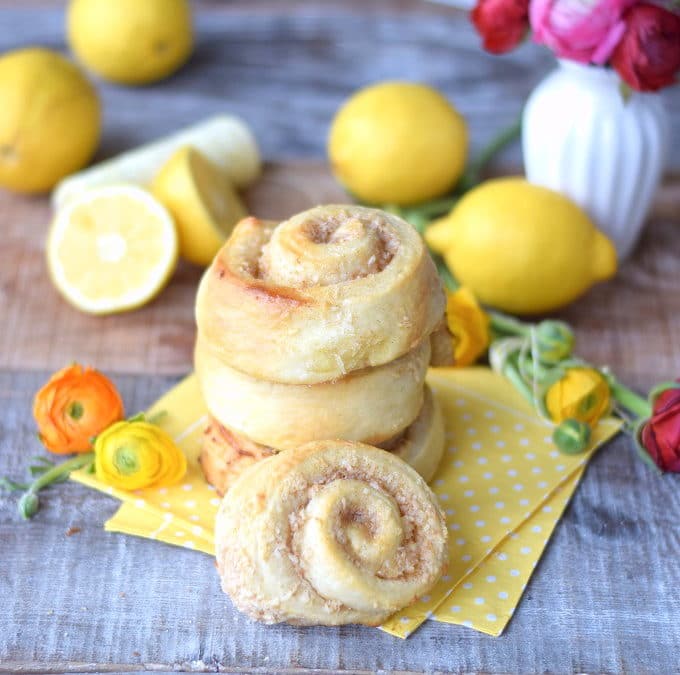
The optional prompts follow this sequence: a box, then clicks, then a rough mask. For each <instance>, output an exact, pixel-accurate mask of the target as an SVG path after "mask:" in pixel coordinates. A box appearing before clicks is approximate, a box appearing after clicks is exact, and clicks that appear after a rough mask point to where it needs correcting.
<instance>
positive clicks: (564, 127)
mask: <svg viewBox="0 0 680 675" xmlns="http://www.w3.org/2000/svg"><path fill="white" fill-rule="evenodd" d="M619 82H620V80H619V78H618V75H617V74H616V72H615V71H613V70H611V69H608V68H604V67H599V66H586V65H582V64H579V63H575V62H573V61H560V63H559V67H558V68H557V70H555V71H554V72H553V73H551V74H550V75H549V76H548V77H547V78H546V79H545V80H543V81H542V82H541V83H540V84H539V85H538V87H536V89H535V90H534V91H533V92H532V94H531V95H530V96H529V100H528V101H527V103H526V106H525V108H524V114H523V119H522V151H523V154H524V169H525V172H526V176H527V178H528V180H529V181H530V182H532V183H537V184H539V185H544V186H546V187H549V188H552V189H553V190H558V191H559V192H562V193H563V194H565V195H567V196H568V197H570V198H571V199H573V200H574V201H575V202H576V203H577V204H579V205H580V206H581V207H582V208H583V209H584V210H585V211H586V212H587V213H588V214H589V215H590V217H591V218H592V220H593V221H594V222H595V224H596V225H597V226H598V227H599V228H600V229H601V230H602V231H603V232H605V233H606V234H607V235H609V237H610V238H611V239H612V241H613V242H614V244H615V245H616V250H617V252H618V255H619V259H620V260H623V259H625V258H626V257H628V255H629V254H630V253H631V251H632V250H633V248H634V247H635V244H636V242H637V240H638V237H639V236H640V233H641V231H642V228H643V226H644V222H645V218H646V216H647V214H648V212H649V209H650V206H651V203H652V199H653V197H654V192H655V191H656V188H657V187H658V185H659V181H660V180H661V174H662V171H663V166H664V161H665V151H666V147H667V145H668V138H669V123H668V118H667V116H666V111H665V109H664V107H663V104H662V101H661V99H660V97H659V95H658V94H642V93H639V92H633V93H632V94H631V96H630V97H629V98H628V100H624V98H623V96H622V93H621V90H620V84H619Z"/></svg>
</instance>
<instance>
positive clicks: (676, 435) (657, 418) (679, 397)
mask: <svg viewBox="0 0 680 675" xmlns="http://www.w3.org/2000/svg"><path fill="white" fill-rule="evenodd" d="M640 440H641V441H642V445H643V447H644V449H645V450H646V451H647V453H648V454H649V456H650V457H651V458H652V459H653V460H654V463H655V464H656V465H657V466H658V467H659V468H660V469H661V470H662V471H671V472H673V473H680V388H677V389H666V391H664V392H663V393H662V394H661V395H660V396H659V397H658V398H657V399H656V400H655V401H654V409H653V412H652V417H651V418H650V419H649V421H648V422H647V423H646V424H645V425H644V426H643V427H642V432H641V434H640Z"/></svg>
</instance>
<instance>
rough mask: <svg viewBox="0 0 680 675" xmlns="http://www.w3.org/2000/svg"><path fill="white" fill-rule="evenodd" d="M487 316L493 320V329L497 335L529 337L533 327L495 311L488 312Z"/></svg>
mask: <svg viewBox="0 0 680 675" xmlns="http://www.w3.org/2000/svg"><path fill="white" fill-rule="evenodd" d="M487 314H488V315H489V318H490V320H491V328H493V330H494V331H495V332H496V333H502V334H504V335H517V336H519V337H528V335H529V333H530V332H531V326H528V325H527V324H525V323H522V322H521V321H519V320H518V319H515V318H513V317H511V316H508V315H507V314H501V313H500V312H493V311H488V312H487Z"/></svg>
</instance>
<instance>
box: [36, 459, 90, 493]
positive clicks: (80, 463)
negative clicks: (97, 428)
mask: <svg viewBox="0 0 680 675" xmlns="http://www.w3.org/2000/svg"><path fill="white" fill-rule="evenodd" d="M93 459H94V453H93V452H86V453H83V454H81V455H76V456H75V457H72V458H71V459H68V460H66V461H65V462H62V463H61V464H57V465H56V466H55V467H53V468H52V469H50V470H49V471H45V473H44V474H43V475H42V476H40V477H39V478H36V479H35V480H34V481H33V482H32V483H31V485H30V486H29V488H28V491H29V492H38V490H42V488H44V487H47V486H48V485H49V484H50V483H52V482H54V481H55V480H57V479H58V478H61V476H63V475H64V474H70V473H71V471H76V470H77V469H82V468H83V467H84V466H87V465H88V464H89V463H90V462H92V460H93Z"/></svg>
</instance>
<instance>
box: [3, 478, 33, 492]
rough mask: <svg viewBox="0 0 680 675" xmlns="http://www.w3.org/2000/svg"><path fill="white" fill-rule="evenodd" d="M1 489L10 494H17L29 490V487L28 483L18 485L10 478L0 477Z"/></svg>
mask: <svg viewBox="0 0 680 675" xmlns="http://www.w3.org/2000/svg"><path fill="white" fill-rule="evenodd" d="M0 487H1V488H3V489H4V490H7V491H8V492H16V491H17V490H28V488H29V485H28V484H27V483H17V482H16V481H13V480H11V479H10V478H2V477H0Z"/></svg>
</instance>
